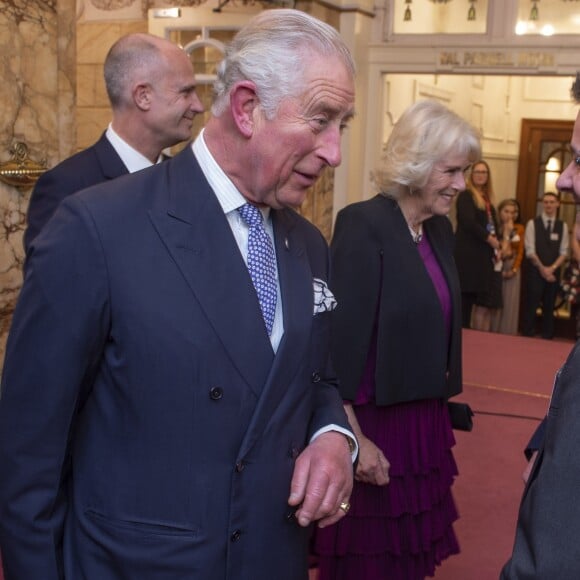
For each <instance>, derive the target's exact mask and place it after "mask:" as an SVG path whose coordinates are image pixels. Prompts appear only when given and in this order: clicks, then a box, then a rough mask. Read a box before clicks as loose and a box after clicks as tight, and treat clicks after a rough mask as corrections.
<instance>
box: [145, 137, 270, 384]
mask: <svg viewBox="0 0 580 580" xmlns="http://www.w3.org/2000/svg"><path fill="white" fill-rule="evenodd" d="M163 165H166V166H167V170H166V171H167V181H168V185H167V187H168V190H169V200H168V208H167V211H166V212H154V211H152V212H151V214H150V217H151V220H152V222H153V224H154V226H155V228H156V229H157V231H158V233H159V235H160V236H161V238H162V239H163V241H164V243H165V244H166V247H167V249H168V251H169V253H170V254H171V256H172V258H173V259H174V260H175V263H176V264H177V266H178V267H179V269H180V270H181V272H182V274H183V276H184V277H185V279H186V281H187V283H188V284H189V286H190V288H191V290H192V291H193V293H194V294H195V297H196V298H197V300H198V302H199V304H200V305H201V307H202V309H203V310H204V312H205V314H206V316H207V318H208V320H209V322H210V324H211V326H212V327H213V329H214V330H215V332H216V333H217V335H218V336H219V337H220V340H221V341H222V344H223V346H224V350H225V351H226V352H227V353H228V355H229V356H230V358H231V360H232V362H233V364H234V365H235V366H236V367H237V369H238V371H239V372H240V373H241V375H242V376H244V378H245V379H246V381H247V382H248V385H249V386H250V388H251V389H252V390H253V391H254V393H255V394H256V395H259V394H260V392H261V390H262V387H263V385H264V383H265V381H266V378H267V376H268V373H269V372H270V369H271V366H272V360H273V351H272V347H271V345H270V341H269V338H268V336H267V333H266V330H265V326H264V323H263V321H262V315H261V312H260V307H259V304H258V298H257V296H256V292H255V290H254V287H253V285H252V281H251V279H250V275H249V273H248V269H247V267H246V265H245V263H244V261H243V258H242V256H241V254H240V251H239V248H238V246H237V244H236V241H235V239H234V237H233V234H232V231H231V228H230V225H229V223H228V221H227V219H226V217H225V215H224V213H223V211H222V209H221V206H220V205H219V203H218V201H217V198H216V197H215V194H214V193H213V191H212V190H211V188H210V187H209V184H208V183H207V181H206V179H205V177H204V175H203V173H202V172H201V169H200V168H199V165H198V164H197V161H196V160H195V157H194V156H193V153H192V152H191V149H190V148H189V147H187V148H186V150H184V151H183V152H182V153H180V154H179V155H177V156H176V157H175V158H173V159H172V160H169V161H167V162H165V163H164V164H163ZM192 331H193V329H192Z"/></svg>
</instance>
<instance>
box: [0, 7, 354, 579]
mask: <svg viewBox="0 0 580 580" xmlns="http://www.w3.org/2000/svg"><path fill="white" fill-rule="evenodd" d="M216 95H217V96H216V101H215V103H214V107H213V109H212V112H213V116H212V118H211V119H210V120H209V121H208V123H207V125H206V127H205V130H204V131H203V133H202V134H201V135H200V136H199V137H198V138H197V139H196V140H195V142H194V143H193V145H192V146H190V147H186V148H185V149H184V150H183V151H182V152H181V153H180V154H179V155H176V156H175V157H174V158H172V159H170V160H168V161H166V162H164V163H161V164H158V165H155V166H154V167H151V168H149V169H146V170H144V171H139V172H137V173H134V174H131V175H127V176H125V177H121V178H119V179H115V180H112V181H109V182H107V183H102V184H100V185H97V186H94V187H92V188H89V189H87V190H84V191H83V192H80V193H79V194H77V195H73V196H69V197H68V198H67V199H66V200H64V201H63V202H62V203H61V204H60V206H59V209H58V210H57V212H56V214H55V216H54V218H53V219H52V220H51V221H50V223H49V224H47V226H46V227H45V229H44V231H43V233H42V234H41V235H40V236H39V237H38V240H37V242H35V245H36V251H34V252H33V253H32V254H31V256H30V265H29V268H28V271H27V276H26V279H25V281H24V285H23V288H22V292H21V294H20V299H19V302H18V305H17V307H16V311H15V314H14V322H13V326H12V329H11V333H10V336H9V340H8V348H7V355H6V364H5V367H4V374H3V384H2V398H1V399H0V473H1V474H2V477H0V548H1V550H2V556H3V565H4V572H5V578H6V580H22V579H24V578H30V579H32V578H42V579H43V580H56V579H57V578H62V577H65V578H75V579H77V578H91V579H95V580H97V579H98V580H118V579H119V578H126V579H135V580H137V579H139V580H141V579H147V580H167V579H169V578H191V579H193V580H224V579H228V580H248V579H252V580H270V579H271V578H272V575H274V576H275V577H276V578H280V579H281V580H303V579H304V580H305V579H306V578H307V574H308V569H307V558H308V550H307V548H308V541H309V538H310V533H311V530H310V524H311V523H313V522H318V523H319V525H329V524H332V523H333V522H336V521H337V520H339V519H340V518H341V517H343V516H344V513H345V512H346V511H347V510H348V498H349V496H350V492H351V488H352V479H353V472H352V469H353V468H352V453H353V451H351V450H350V449H349V447H350V446H349V441H350V442H351V443H353V441H354V440H353V436H352V433H351V432H350V430H349V426H348V422H347V419H346V416H345V412H344V409H343V406H342V401H341V398H340V395H339V393H338V391H337V389H336V382H335V377H334V375H333V373H332V372H331V370H330V367H329V364H328V361H329V356H328V339H329V323H330V320H329V316H330V315H329V312H330V310H331V308H332V306H333V304H334V298H333V296H332V294H331V293H330V292H329V290H328V286H327V284H326V282H327V280H328V265H329V254H328V247H327V245H326V242H325V241H324V238H323V236H322V235H321V233H320V232H319V231H318V230H317V229H316V228H315V227H314V226H313V225H312V224H310V223H309V222H308V221H307V220H305V219H304V218H302V217H300V216H299V215H298V214H297V213H296V212H295V211H294V210H292V209H290V207H293V206H296V205H299V204H300V203H301V202H302V201H303V200H304V198H305V196H306V193H307V190H308V188H309V187H310V186H311V185H312V184H313V183H314V182H315V181H316V179H317V178H318V177H319V176H320V174H321V173H322V172H323V170H324V169H325V168H326V167H327V166H332V167H334V166H336V165H338V164H339V163H340V161H341V151H340V139H341V132H342V131H343V129H344V128H345V126H346V125H347V124H348V122H349V120H350V119H351V118H352V115H353V113H354V65H353V61H352V57H351V55H350V53H349V51H348V49H347V47H346V45H345V43H344V41H343V40H342V39H341V38H340V36H339V35H338V33H337V32H336V30H335V29H334V28H332V27H331V26H329V25H327V24H325V23H322V22H320V21H318V20H316V19H315V18H313V17H311V16H309V15H307V14H305V13H303V12H299V11H295V10H282V9H277V10H268V11H264V12H261V13H260V14H259V15H258V16H256V17H255V18H254V19H252V20H251V21H250V22H249V23H248V24H247V25H246V26H244V27H243V28H242V29H241V30H240V31H239V32H238V33H237V35H236V36H235V38H234V40H233V41H232V43H231V44H230V45H229V47H228V48H227V52H226V56H225V60H224V61H223V62H222V63H221V64H220V65H219V67H218V80H217V83H216ZM260 216H261V217H260ZM259 274H261V281H262V282H263V283H264V284H265V285H266V286H267V288H268V290H271V289H272V288H273V296H272V294H270V293H269V292H268V293H264V292H263V291H262V287H261V286H260V284H259V282H258V275H259ZM272 285H273V286H272ZM41 345H42V347H41Z"/></svg>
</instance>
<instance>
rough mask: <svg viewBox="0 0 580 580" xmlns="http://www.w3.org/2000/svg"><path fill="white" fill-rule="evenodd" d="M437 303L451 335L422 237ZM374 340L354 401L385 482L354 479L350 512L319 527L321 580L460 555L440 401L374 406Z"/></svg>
mask: <svg viewBox="0 0 580 580" xmlns="http://www.w3.org/2000/svg"><path fill="white" fill-rule="evenodd" d="M418 248H419V252H420V254H421V257H422V258H423V261H424V263H425V267H426V268H427V270H428V272H429V275H430V276H431V279H432V281H433V284H434V287H435V289H436V291H437V294H438V296H439V299H440V303H441V307H442V309H443V313H444V318H445V322H446V326H447V335H449V330H450V324H451V299H450V294H449V289H448V287H447V283H446V281H445V278H444V276H443V273H442V272H441V269H440V267H439V264H438V262H437V259H436V258H435V255H434V254H433V251H432V249H431V246H430V244H429V241H428V240H427V237H426V236H423V239H422V241H421V242H420V243H419V245H418ZM375 363H376V341H373V344H372V346H371V349H370V352H369V355H368V359H367V365H366V369H365V372H364V375H363V377H362V380H361V384H360V387H359V389H358V392H357V396H356V400H355V401H354V402H353V405H354V406H355V411H356V415H357V419H358V421H359V423H360V426H361V429H362V431H363V433H365V435H366V436H367V437H368V438H369V439H371V440H372V441H373V442H374V443H375V444H376V445H377V446H378V447H380V449H382V451H383V453H384V454H385V457H386V458H387V459H388V460H389V463H390V464H391V467H390V470H389V475H390V482H389V484H388V485H386V486H382V487H378V486H375V485H370V484H366V483H360V482H355V485H354V490H353V493H352V496H351V500H350V502H351V509H350V511H349V513H348V515H347V516H346V517H344V518H343V519H342V520H341V521H340V522H338V524H336V525H334V526H330V527H328V528H324V529H322V530H320V529H317V530H316V533H315V537H314V539H313V548H314V553H315V554H316V557H317V559H318V567H319V579H320V580H421V579H423V578H425V577H427V576H433V574H434V571H435V567H436V566H437V565H438V564H440V563H441V562H442V561H443V560H444V559H445V558H447V557H448V556H450V555H452V554H457V553H458V552H459V545H458V543H457V538H456V536H455V533H454V531H453V526H452V524H453V522H454V521H455V520H456V519H457V518H458V513H457V509H456V507H455V503H454V501H453V497H452V495H451V486H452V484H453V480H454V478H455V477H456V476H457V466H456V464H455V460H454V458H453V455H452V452H451V448H452V447H453V445H454V444H455V438H454V436H453V431H452V429H451V423H450V420H449V413H448V411H447V405H446V401H444V400H440V399H431V400H419V401H412V402H408V403H401V404H396V405H392V406H387V407H377V406H375V404H374V391H375V387H374V368H375Z"/></svg>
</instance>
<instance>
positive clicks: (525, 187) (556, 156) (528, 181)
mask: <svg viewBox="0 0 580 580" xmlns="http://www.w3.org/2000/svg"><path fill="white" fill-rule="evenodd" d="M573 127H574V121H559V120H549V119H522V132H521V140H520V156H519V162H518V181H517V200H518V202H519V204H520V207H521V211H522V215H521V221H522V223H523V224H524V225H525V224H526V223H527V222H528V220H530V219H533V218H535V217H536V216H537V215H539V214H540V213H541V212H542V196H543V195H544V193H545V192H547V191H554V192H556V191H557V190H556V179H557V178H558V176H559V175H560V173H561V172H562V171H563V170H564V168H565V167H566V166H567V165H568V163H569V162H570V158H571V153H570V138H571V137H572V129H573ZM558 217H559V218H560V219H562V220H564V221H565V222H566V223H567V224H568V229H569V231H570V233H572V228H573V225H574V221H575V218H576V204H575V201H574V197H573V196H572V194H570V193H564V194H561V196H560V210H559V215H558ZM524 262H525V260H524ZM522 274H523V276H522V286H521V287H522V291H521V297H520V304H521V305H522V306H523V304H524V301H525V287H526V284H525V276H526V272H525V268H524V271H523V272H522ZM521 313H522V311H521V308H520V321H521V320H522V316H521ZM556 317H557V319H556V336H559V337H562V338H574V337H575V320H574V315H573V313H572V312H571V310H570V307H569V305H567V304H558V305H557V309H556Z"/></svg>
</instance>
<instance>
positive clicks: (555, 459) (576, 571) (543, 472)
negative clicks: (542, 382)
mask: <svg viewBox="0 0 580 580" xmlns="http://www.w3.org/2000/svg"><path fill="white" fill-rule="evenodd" d="M579 377H580V342H577V343H576V345H575V346H574V348H573V350H572V352H571V353H570V355H569V356H568V359H567V361H566V363H565V364H564V366H563V367H562V368H561V369H560V371H559V372H558V376H557V378H556V383H555V385H554V392H553V393H552V397H551V400H550V407H549V409H548V414H547V418H546V420H545V435H544V438H543V441H541V442H540V448H539V450H538V456H537V457H536V461H535V463H534V467H533V469H532V472H531V474H530V477H529V479H528V482H527V484H526V487H525V490H524V494H523V497H522V501H521V505H520V510H519V515H518V522H517V528H516V537H515V542H514V547H513V553H512V556H511V558H510V560H509V561H508V563H507V564H506V565H505V566H504V568H503V570H502V572H501V576H500V579H501V580H552V579H554V580H555V579H558V580H577V579H578V578H580V542H578V531H579V522H580V502H578V487H579V482H580V461H578V448H579V446H580V421H579V420H578V413H579V412H580V397H579V394H580V393H579V392H578V380H579Z"/></svg>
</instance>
